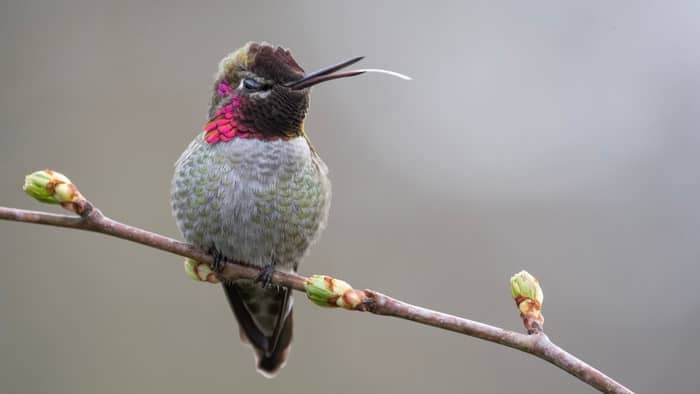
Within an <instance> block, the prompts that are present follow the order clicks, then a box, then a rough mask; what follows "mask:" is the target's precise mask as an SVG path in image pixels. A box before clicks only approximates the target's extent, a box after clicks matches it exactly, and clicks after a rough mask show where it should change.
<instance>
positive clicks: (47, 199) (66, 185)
mask: <svg viewBox="0 0 700 394" xmlns="http://www.w3.org/2000/svg"><path fill="white" fill-rule="evenodd" d="M22 189H23V190H24V192H25V193H27V194H28V195H30V196H31V197H34V198H35V199H37V200H38V201H41V202H43V203H47V204H60V205H61V206H62V207H63V208H65V209H67V210H69V211H72V212H75V213H77V214H79V215H82V214H83V213H85V210H86V207H87V205H88V204H87V200H86V199H85V197H83V195H82V194H80V191H79V190H78V188H77V187H76V186H75V185H74V184H73V182H71V180H70V179H68V177H66V176H65V175H63V174H61V173H59V172H56V171H53V170H50V169H46V170H43V171H36V172H34V173H31V174H29V175H27V176H26V177H25V178H24V186H23V187H22Z"/></svg>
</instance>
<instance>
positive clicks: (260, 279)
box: [254, 264, 275, 289]
mask: <svg viewBox="0 0 700 394" xmlns="http://www.w3.org/2000/svg"><path fill="white" fill-rule="evenodd" d="M274 273H275V266H274V265H273V264H268V265H266V266H264V267H263V269H262V270H261V271H260V273H259V274H258V276H256V277H255V281H254V282H255V283H262V287H263V288H266V289H267V288H268V287H270V284H272V274H274Z"/></svg>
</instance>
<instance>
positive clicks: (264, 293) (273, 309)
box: [223, 281, 293, 378]
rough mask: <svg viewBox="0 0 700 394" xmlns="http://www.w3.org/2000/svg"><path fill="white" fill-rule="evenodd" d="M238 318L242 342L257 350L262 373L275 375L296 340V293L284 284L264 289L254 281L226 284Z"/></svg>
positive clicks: (257, 359)
mask: <svg viewBox="0 0 700 394" xmlns="http://www.w3.org/2000/svg"><path fill="white" fill-rule="evenodd" d="M223 287H224V292H225V293H226V298H227V299H228V302H229V305H231V309H232V310H233V314H234V315H235V316H236V319H237V320H238V326H239V329H240V336H241V341H242V342H244V343H247V344H249V345H250V346H251V347H252V348H253V351H254V353H255V358H256V363H257V369H258V372H260V373H261V374H262V375H263V376H265V377H267V378H272V377H274V376H275V375H276V374H277V372H278V371H279V370H280V368H282V367H283V366H284V364H285V363H286V361H287V356H288V354H289V347H290V344H291V342H292V327H293V324H292V303H293V300H292V295H291V291H290V290H289V289H287V288H284V287H280V288H277V287H269V288H262V287H261V286H260V285H258V284H256V283H253V282H251V281H237V282H232V283H224V286H223Z"/></svg>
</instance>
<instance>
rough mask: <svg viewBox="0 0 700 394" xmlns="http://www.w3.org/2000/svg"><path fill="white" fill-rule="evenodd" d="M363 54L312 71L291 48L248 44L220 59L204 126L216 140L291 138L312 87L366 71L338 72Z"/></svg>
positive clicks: (299, 125) (296, 131)
mask: <svg viewBox="0 0 700 394" xmlns="http://www.w3.org/2000/svg"><path fill="white" fill-rule="evenodd" d="M361 59H362V58H361V57H358V58H353V59H350V60H348V61H345V62H342V63H339V64H337V65H334V66H331V67H327V68H325V69H322V70H319V71H316V72H313V73H309V74H307V73H305V72H304V69H303V68H301V66H300V65H299V64H298V63H297V62H296V60H294V58H293V57H292V54H291V53H290V52H289V50H287V49H284V48H282V47H274V46H272V45H270V44H267V43H254V42H249V43H247V44H246V45H244V46H243V47H242V48H240V49H238V50H237V51H235V52H233V53H231V54H229V55H228V56H226V57H224V58H223V59H222V60H221V62H220V63H219V71H218V73H217V75H216V81H215V83H214V92H213V95H212V100H211V106H210V109H209V122H208V123H207V124H206V125H205V127H204V132H205V137H204V138H205V140H206V141H207V142H208V143H211V144H213V143H217V142H225V141H229V140H231V139H233V138H259V139H286V138H292V137H296V136H299V135H301V134H302V133H303V128H302V124H303V121H304V118H305V117H306V111H307V109H308V106H309V88H310V87H311V86H312V85H315V84H317V83H320V82H323V81H328V80H331V79H337V78H345V77H351V76H354V75H359V74H361V73H362V71H351V72H346V73H336V74H334V72H335V71H338V70H340V69H341V68H343V67H346V66H349V65H350V64H353V63H355V62H358V61H359V60H361Z"/></svg>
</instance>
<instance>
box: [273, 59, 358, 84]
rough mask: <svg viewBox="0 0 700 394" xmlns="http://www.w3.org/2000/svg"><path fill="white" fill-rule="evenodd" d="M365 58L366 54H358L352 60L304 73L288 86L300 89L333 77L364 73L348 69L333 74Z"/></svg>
mask: <svg viewBox="0 0 700 394" xmlns="http://www.w3.org/2000/svg"><path fill="white" fill-rule="evenodd" d="M364 58H365V57H364V56H358V57H355V58H352V59H350V60H346V61H344V62H342V63H338V64H336V65H334V66H330V67H326V68H324V69H321V70H318V71H314V72H312V73H311V74H306V75H304V76H303V77H302V78H301V79H299V80H297V81H294V82H289V83H287V84H286V86H287V87H288V88H291V89H295V90H299V89H304V88H308V87H310V86H313V85H316V84H317V83H321V82H325V81H330V80H331V79H338V78H348V77H354V76H355V75H360V74H364V73H365V72H364V71H348V72H344V73H339V74H333V73H334V72H336V71H338V70H340V69H343V68H345V67H347V66H349V65H351V64H355V63H357V62H359V61H360V60H362V59H364Z"/></svg>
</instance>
